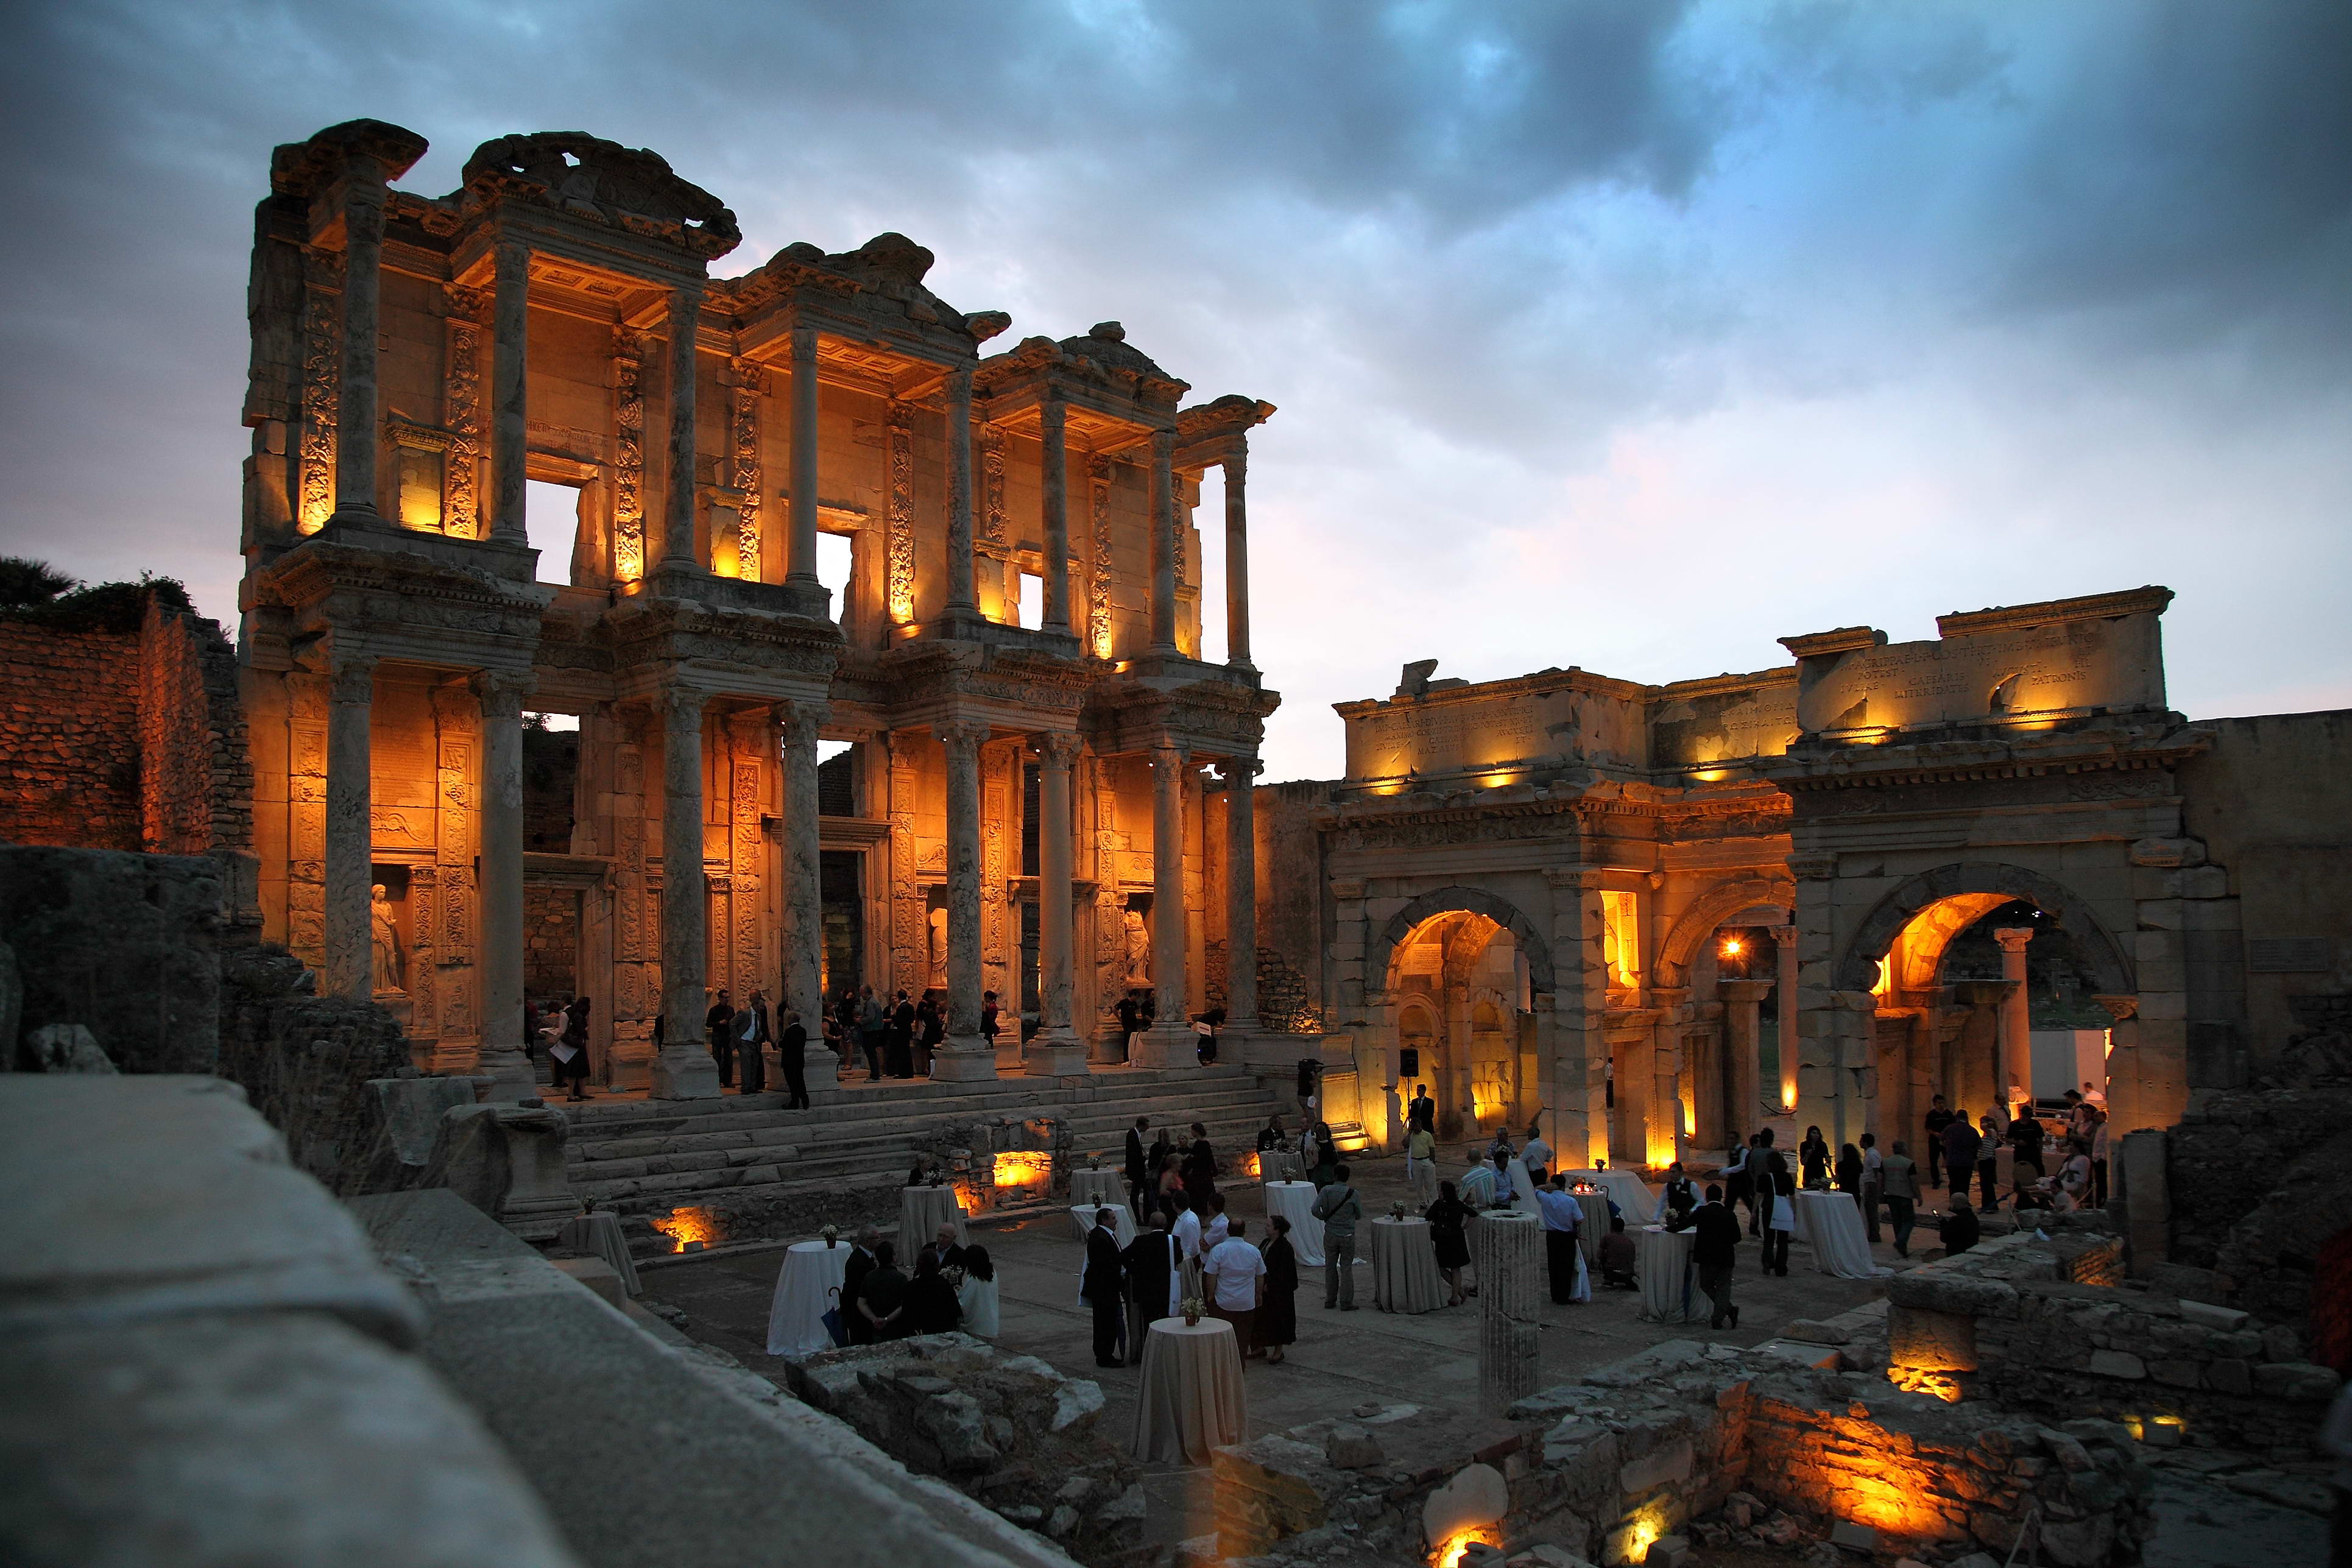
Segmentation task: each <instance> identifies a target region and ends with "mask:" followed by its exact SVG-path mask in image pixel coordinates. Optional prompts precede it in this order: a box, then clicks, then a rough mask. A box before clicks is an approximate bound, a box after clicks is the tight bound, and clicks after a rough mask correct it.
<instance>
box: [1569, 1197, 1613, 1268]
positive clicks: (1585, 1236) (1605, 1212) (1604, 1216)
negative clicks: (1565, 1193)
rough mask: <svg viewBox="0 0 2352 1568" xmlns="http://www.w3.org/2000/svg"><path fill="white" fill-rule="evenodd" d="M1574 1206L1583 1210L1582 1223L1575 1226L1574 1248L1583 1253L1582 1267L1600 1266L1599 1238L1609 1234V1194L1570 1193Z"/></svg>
mask: <svg viewBox="0 0 2352 1568" xmlns="http://www.w3.org/2000/svg"><path fill="white" fill-rule="evenodd" d="M1569 1195H1570V1197H1572V1198H1574V1199H1575V1200H1576V1206H1577V1207H1579V1208H1580V1209H1582V1210H1583V1211H1584V1223H1583V1224H1582V1225H1580V1226H1577V1227H1576V1249H1577V1250H1578V1251H1579V1252H1581V1253H1582V1254H1584V1267H1585V1268H1586V1269H1587V1270H1590V1271H1598V1270H1599V1268H1601V1237H1604V1236H1607V1235H1608V1234H1609V1194H1607V1193H1571V1194H1569Z"/></svg>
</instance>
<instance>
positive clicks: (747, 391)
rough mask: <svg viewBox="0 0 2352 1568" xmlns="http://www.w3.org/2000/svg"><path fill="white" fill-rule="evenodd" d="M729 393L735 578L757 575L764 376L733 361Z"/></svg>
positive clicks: (742, 362) (747, 363)
mask: <svg viewBox="0 0 2352 1568" xmlns="http://www.w3.org/2000/svg"><path fill="white" fill-rule="evenodd" d="M734 373H735V384H734V386H733V387H732V388H731V389H730V419H729V426H728V428H729V437H728V446H729V453H728V468H727V483H728V488H730V489H733V490H734V491H735V492H736V493H737V496H738V498H739V499H738V500H737V501H736V503H735V508H736V510H735V551H736V575H737V576H740V577H751V578H756V577H758V576H759V575H760V521H761V520H760V403H761V397H762V396H763V395H764V394H765V392H766V390H767V376H766V374H765V373H764V372H762V371H761V369H760V367H759V366H758V365H756V364H753V363H751V362H750V361H749V360H740V359H739V360H737V361H735V362H734Z"/></svg>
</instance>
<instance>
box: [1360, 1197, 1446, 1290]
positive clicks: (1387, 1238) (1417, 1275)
mask: <svg viewBox="0 0 2352 1568" xmlns="http://www.w3.org/2000/svg"><path fill="white" fill-rule="evenodd" d="M1363 1234H1364V1237H1365V1239H1366V1241H1367V1243H1368V1245H1367V1247H1366V1248H1365V1255H1366V1256H1367V1257H1368V1258H1370V1261H1371V1265H1372V1304H1373V1305H1374V1306H1376V1307H1378V1308H1380V1310H1381V1311H1383V1312H1433V1311H1435V1310H1437V1309H1438V1308H1440V1307H1443V1306H1444V1305H1445V1278H1444V1276H1443V1275H1441V1274H1440V1273H1438V1271H1437V1245H1436V1243H1435V1242H1434V1241H1433V1240H1432V1239H1431V1237H1430V1232H1429V1222H1428V1221H1427V1220H1425V1219H1412V1218H1406V1219H1391V1218H1389V1217H1388V1216H1387V1215H1382V1216H1381V1217H1380V1218H1379V1219H1376V1220H1374V1221H1372V1223H1371V1224H1370V1226H1366V1227H1365V1229H1364V1232H1363Z"/></svg>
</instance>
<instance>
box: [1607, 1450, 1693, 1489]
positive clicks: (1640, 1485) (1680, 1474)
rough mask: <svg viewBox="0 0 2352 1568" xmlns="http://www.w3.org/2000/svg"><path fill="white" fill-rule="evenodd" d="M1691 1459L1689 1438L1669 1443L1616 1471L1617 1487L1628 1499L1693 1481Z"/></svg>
mask: <svg viewBox="0 0 2352 1568" xmlns="http://www.w3.org/2000/svg"><path fill="white" fill-rule="evenodd" d="M1692 1458H1693V1456H1692V1452H1691V1445H1690V1441H1689V1439H1687V1438H1685V1439H1684V1440H1682V1441H1681V1442H1677V1443H1671V1444H1668V1445H1667V1446H1666V1447H1663V1448H1660V1449H1658V1450H1657V1451H1656V1452H1654V1453H1651V1454H1647V1455H1644V1456H1643V1457H1642V1458H1638V1459H1633V1460H1630V1461H1628V1462H1627V1463H1626V1464H1624V1465H1623V1466H1622V1467H1621V1468H1619V1469H1618V1472H1617V1485H1618V1487H1619V1488H1620V1489H1622V1490H1623V1491H1624V1493H1625V1494H1626V1495H1627V1496H1628V1497H1633V1496H1638V1495H1639V1494H1641V1493H1643V1492H1646V1491H1649V1490H1651V1489H1653V1488H1655V1487H1663V1486H1679V1485H1681V1484H1682V1483H1683V1482H1685V1481H1686V1480H1688V1479H1690V1474H1691V1463H1692Z"/></svg>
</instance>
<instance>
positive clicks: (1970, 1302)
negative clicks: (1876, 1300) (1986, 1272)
mask: <svg viewBox="0 0 2352 1568" xmlns="http://www.w3.org/2000/svg"><path fill="white" fill-rule="evenodd" d="M1886 1299H1887V1300H1888V1301H1890V1302H1892V1303H1893V1304H1894V1305H1895V1306H1898V1307H1919V1308H1924V1309H1926V1310H1929V1311H1934V1312H1948V1313H1952V1314H1955V1315H1958V1316H1963V1317H1971V1318H2000V1319H2012V1318H2015V1317H2016V1316H2017V1313H2018V1298H2017V1289H2016V1287H2015V1286H2013V1285H2010V1284H2008V1283H2007V1282H2005V1281H2003V1280H2000V1279H1983V1278H1981V1277H1979V1276H1976V1275H1971V1274H1964V1273H1961V1272H1959V1271H1958V1269H1957V1268H1916V1269H1913V1270H1912V1271H1911V1272H1910V1273H1908V1274H1898V1275H1896V1276H1895V1278H1894V1279H1890V1280H1888V1281H1887V1288H1886Z"/></svg>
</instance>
